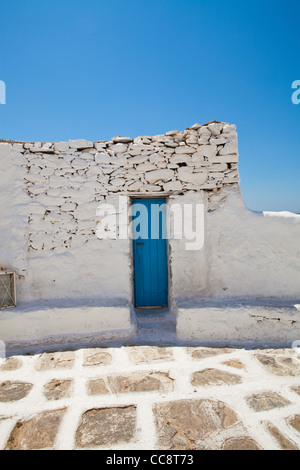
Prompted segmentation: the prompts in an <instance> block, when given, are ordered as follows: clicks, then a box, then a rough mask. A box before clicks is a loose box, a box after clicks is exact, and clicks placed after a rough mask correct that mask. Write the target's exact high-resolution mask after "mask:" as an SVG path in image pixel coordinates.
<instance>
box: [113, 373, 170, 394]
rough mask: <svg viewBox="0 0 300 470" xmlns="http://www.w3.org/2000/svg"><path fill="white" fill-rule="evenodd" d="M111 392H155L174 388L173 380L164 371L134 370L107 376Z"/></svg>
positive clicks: (164, 391)
mask: <svg viewBox="0 0 300 470" xmlns="http://www.w3.org/2000/svg"><path fill="white" fill-rule="evenodd" d="M107 380H108V384H109V387H110V389H111V391H112V393H130V392H155V391H160V392H163V393H167V392H172V391H173V390H174V381H173V379H171V378H170V376H169V374H167V373H165V372H134V373H128V374H123V375H116V376H110V377H108V379H107Z"/></svg>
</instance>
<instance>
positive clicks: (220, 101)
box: [0, 0, 300, 213]
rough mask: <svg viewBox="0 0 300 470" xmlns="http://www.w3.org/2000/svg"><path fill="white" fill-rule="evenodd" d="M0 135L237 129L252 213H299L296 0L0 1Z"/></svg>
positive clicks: (45, 137)
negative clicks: (209, 126)
mask: <svg viewBox="0 0 300 470" xmlns="http://www.w3.org/2000/svg"><path fill="white" fill-rule="evenodd" d="M0 13H1V16H0V17H1V22H0V80H3V81H5V83H6V87H7V97H6V101H7V103H6V105H0V138H4V139H12V140H22V141H39V142H40V141H42V142H46V141H61V140H68V139H77V138H86V139H89V140H93V141H96V140H103V139H107V140H109V139H110V138H111V137H112V136H114V135H129V136H131V137H136V136H138V135H154V134H160V133H164V132H166V131H168V130H173V129H178V130H182V129H184V128H186V127H188V126H190V125H192V124H194V123H195V122H199V123H206V122H208V121H211V120H217V121H225V122H230V123H234V124H236V125H237V130H238V134H239V151H240V164H239V168H240V174H241V185H242V189H243V194H244V199H245V203H246V205H247V206H248V207H249V208H250V209H253V210H289V211H293V212H298V213H300V184H299V179H300V104H299V105H295V104H293V103H292V100H291V96H292V93H293V90H292V88H291V86H292V83H293V82H294V81H295V80H300V57H299V56H300V50H299V44H300V27H299V18H300V1H299V0H248V1H236V0H214V1H211V0H84V1H83V0H63V1H62V0H51V1H50V0H47V1H45V0H27V1H26V2H25V1H24V0H0Z"/></svg>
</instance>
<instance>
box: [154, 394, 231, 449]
mask: <svg viewBox="0 0 300 470" xmlns="http://www.w3.org/2000/svg"><path fill="white" fill-rule="evenodd" d="M153 412H154V416H155V422H156V428H157V438H158V441H157V445H158V447H159V448H160V449H165V450H169V449H170V450H173V449H187V450H191V449H197V448H201V446H202V445H203V441H204V440H206V439H208V438H210V437H213V436H215V435H217V434H219V433H221V432H222V431H224V430H226V429H227V428H229V427H232V426H234V425H235V424H237V423H238V422H239V419H238V417H237V416H236V414H235V412H234V411H233V410H232V409H231V408H230V407H228V406H227V405H225V404H224V403H222V402H220V401H214V400H179V401H171V402H167V403H159V404H157V405H154V407H153Z"/></svg>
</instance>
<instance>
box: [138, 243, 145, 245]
mask: <svg viewBox="0 0 300 470" xmlns="http://www.w3.org/2000/svg"><path fill="white" fill-rule="evenodd" d="M137 245H145V243H137Z"/></svg>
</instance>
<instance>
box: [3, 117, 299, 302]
mask: <svg viewBox="0 0 300 470" xmlns="http://www.w3.org/2000/svg"><path fill="white" fill-rule="evenodd" d="M0 165H1V173H0V179H1V184H0V198H1V216H2V217H1V219H0V237H1V245H0V263H1V264H2V265H4V266H6V267H7V268H9V269H11V270H13V271H15V272H16V273H17V292H18V300H19V302H20V301H33V300H40V299H41V300H48V299H64V298H68V299H74V298H92V297H98V298H101V299H103V300H109V299H114V302H116V301H117V305H121V304H122V302H123V304H124V302H127V303H128V302H129V303H130V302H131V301H132V290H133V289H132V287H133V283H132V272H133V269H132V253H131V241H130V240H120V239H117V240H99V239H98V238H97V236H96V223H97V218H96V209H97V207H98V206H99V205H100V204H101V203H103V202H108V203H111V202H115V201H116V199H118V196H119V195H125V196H127V200H128V201H129V199H130V197H138V196H140V197H151V196H156V197H157V196H162V197H166V198H167V200H168V203H170V202H175V203H179V204H185V203H189V204H190V203H200V204H204V206H205V221H204V222H205V243H204V248H203V249H202V250H199V251H194V252H193V251H190V252H189V251H186V250H185V240H173V239H171V240H169V279H170V281H169V282H170V285H169V292H170V304H171V301H172V299H178V298H201V297H205V296H206V297H220V296H226V297H230V296H233V297H238V296H241V295H242V296H246V297H254V296H259V297H263V296H264V295H267V296H274V297H289V296H290V297H291V296H293V297H297V296H298V295H299V288H298V286H299V282H300V280H299V252H298V250H297V246H298V240H299V230H300V224H299V216H298V217H297V216H293V217H291V218H285V219H283V218H281V219H277V220H275V219H274V220H271V219H270V218H269V219H268V220H266V218H265V217H264V215H263V214H262V213H261V214H258V213H253V212H251V211H249V210H247V208H246V207H245V205H244V203H243V199H242V195H241V191H240V188H239V173H238V143H237V133H236V127H235V126H234V125H229V124H227V123H218V122H212V123H208V124H205V125H202V126H201V125H199V124H195V125H193V126H191V127H190V128H188V129H185V130H184V131H181V132H178V131H171V132H166V134H164V135H157V136H152V137H151V136H142V137H137V138H135V139H132V138H129V137H119V136H117V137H114V138H113V139H112V140H111V141H101V142H88V141H86V140H76V141H69V142H57V143H37V142H35V143H30V142H27V143H21V142H9V141H1V142H0ZM281 234H284V240H283V235H281ZM283 272H284V273H285V279H284V280H283V279H282V273H283Z"/></svg>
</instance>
